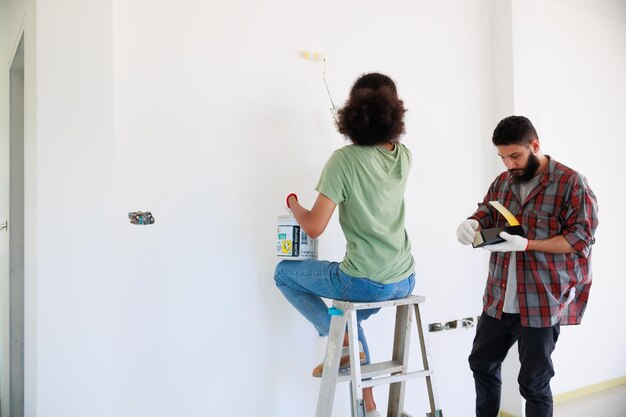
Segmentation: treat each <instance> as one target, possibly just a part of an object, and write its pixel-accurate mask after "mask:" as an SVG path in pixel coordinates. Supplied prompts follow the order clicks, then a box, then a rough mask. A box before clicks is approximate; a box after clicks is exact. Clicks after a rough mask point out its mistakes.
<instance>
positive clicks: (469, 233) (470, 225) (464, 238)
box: [456, 219, 479, 245]
mask: <svg viewBox="0 0 626 417" xmlns="http://www.w3.org/2000/svg"><path fill="white" fill-rule="evenodd" d="M478 226H479V224H478V220H474V219H467V220H465V221H464V222H463V223H461V224H460V225H459V228H458V229H456V238H457V240H458V241H459V243H461V244H463V245H469V244H470V243H472V242H473V241H474V235H475V234H476V231H477V230H478Z"/></svg>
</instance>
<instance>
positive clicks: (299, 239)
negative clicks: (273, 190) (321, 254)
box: [276, 215, 317, 261]
mask: <svg viewBox="0 0 626 417" xmlns="http://www.w3.org/2000/svg"><path fill="white" fill-rule="evenodd" d="M277 231H278V244H277V246H276V256H278V257H279V258H282V259H288V260H294V261H296V260H304V259H317V239H311V238H310V237H309V235H307V234H306V233H305V232H304V230H302V228H301V227H300V226H299V225H298V222H297V221H296V219H295V218H294V217H293V215H284V216H278V221H277Z"/></svg>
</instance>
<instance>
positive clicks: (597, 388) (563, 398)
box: [500, 376, 626, 417]
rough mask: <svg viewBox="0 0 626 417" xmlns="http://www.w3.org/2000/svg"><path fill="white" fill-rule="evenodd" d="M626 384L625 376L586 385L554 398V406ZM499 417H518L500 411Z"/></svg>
mask: <svg viewBox="0 0 626 417" xmlns="http://www.w3.org/2000/svg"><path fill="white" fill-rule="evenodd" d="M624 384H626V376H622V377H619V378H615V379H610V380H608V381H604V382H599V383H597V384H593V385H587V386H586V387H582V388H578V389H575V390H573V391H568V392H564V393H562V394H558V395H555V396H554V404H562V403H564V402H567V401H570V400H573V399H576V398H580V397H584V396H585V395H590V394H595V393H597V392H601V391H605V390H607V389H611V388H615V387H618V386H620V385H624ZM500 417H519V416H517V415H515V414H510V413H507V412H505V411H500Z"/></svg>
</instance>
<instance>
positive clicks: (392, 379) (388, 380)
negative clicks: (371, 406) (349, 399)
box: [361, 371, 432, 388]
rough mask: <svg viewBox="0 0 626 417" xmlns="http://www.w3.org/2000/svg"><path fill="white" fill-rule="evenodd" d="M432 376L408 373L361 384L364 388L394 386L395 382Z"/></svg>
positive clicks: (423, 372)
mask: <svg viewBox="0 0 626 417" xmlns="http://www.w3.org/2000/svg"><path fill="white" fill-rule="evenodd" d="M431 375H432V372H431V371H414V372H407V373H406V374H398V375H391V376H387V377H384V378H377V379H368V380H367V381H363V382H362V383H361V386H362V387H363V388H367V387H374V386H376V385H382V384H393V383H394V382H401V381H407V380H409V379H414V378H425V377H427V376H431Z"/></svg>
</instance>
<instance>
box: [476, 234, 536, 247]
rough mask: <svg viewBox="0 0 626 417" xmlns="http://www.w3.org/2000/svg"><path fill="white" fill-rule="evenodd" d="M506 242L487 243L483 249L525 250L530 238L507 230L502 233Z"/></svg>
mask: <svg viewBox="0 0 626 417" xmlns="http://www.w3.org/2000/svg"><path fill="white" fill-rule="evenodd" d="M500 237H501V238H502V239H504V242H500V243H494V244H493V245H485V246H483V249H486V250H488V251H489V252H523V251H525V250H526V249H527V248H528V239H526V238H525V237H521V236H518V235H511V234H508V233H507V232H502V233H500Z"/></svg>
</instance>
